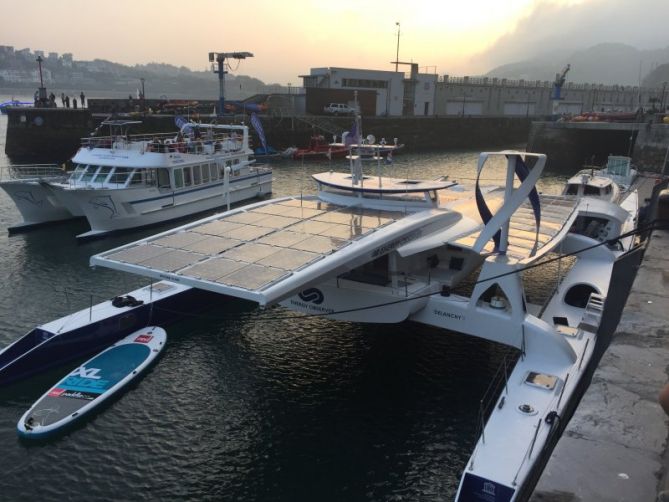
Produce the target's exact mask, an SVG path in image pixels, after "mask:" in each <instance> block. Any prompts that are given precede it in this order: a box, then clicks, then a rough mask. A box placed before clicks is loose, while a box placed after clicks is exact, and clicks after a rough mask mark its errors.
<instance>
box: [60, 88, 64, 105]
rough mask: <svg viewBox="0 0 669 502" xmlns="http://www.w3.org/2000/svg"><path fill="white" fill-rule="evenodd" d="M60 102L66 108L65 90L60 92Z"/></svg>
mask: <svg viewBox="0 0 669 502" xmlns="http://www.w3.org/2000/svg"><path fill="white" fill-rule="evenodd" d="M60 102H61V104H62V105H63V108H65V93H64V92H61V93H60Z"/></svg>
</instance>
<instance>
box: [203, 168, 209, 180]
mask: <svg viewBox="0 0 669 502" xmlns="http://www.w3.org/2000/svg"><path fill="white" fill-rule="evenodd" d="M202 183H209V164H204V165H203V166H202Z"/></svg>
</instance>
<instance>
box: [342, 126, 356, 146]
mask: <svg viewBox="0 0 669 502" xmlns="http://www.w3.org/2000/svg"><path fill="white" fill-rule="evenodd" d="M357 143H359V141H358V133H357V131H356V127H355V122H353V126H351V131H350V132H349V133H348V134H347V135H346V140H345V141H344V144H345V145H346V146H351V145H353V144H357Z"/></svg>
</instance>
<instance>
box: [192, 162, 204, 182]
mask: <svg viewBox="0 0 669 502" xmlns="http://www.w3.org/2000/svg"><path fill="white" fill-rule="evenodd" d="M200 183H202V170H201V168H200V166H193V185H199V184H200Z"/></svg>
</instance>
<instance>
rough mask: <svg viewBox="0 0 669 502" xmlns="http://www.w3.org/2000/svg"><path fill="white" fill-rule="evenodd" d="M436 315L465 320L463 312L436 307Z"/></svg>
mask: <svg viewBox="0 0 669 502" xmlns="http://www.w3.org/2000/svg"><path fill="white" fill-rule="evenodd" d="M434 315H436V316H439V317H447V318H449V319H454V320H456V321H464V320H465V316H463V315H462V314H454V313H452V312H446V311H445V310H439V309H434Z"/></svg>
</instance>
